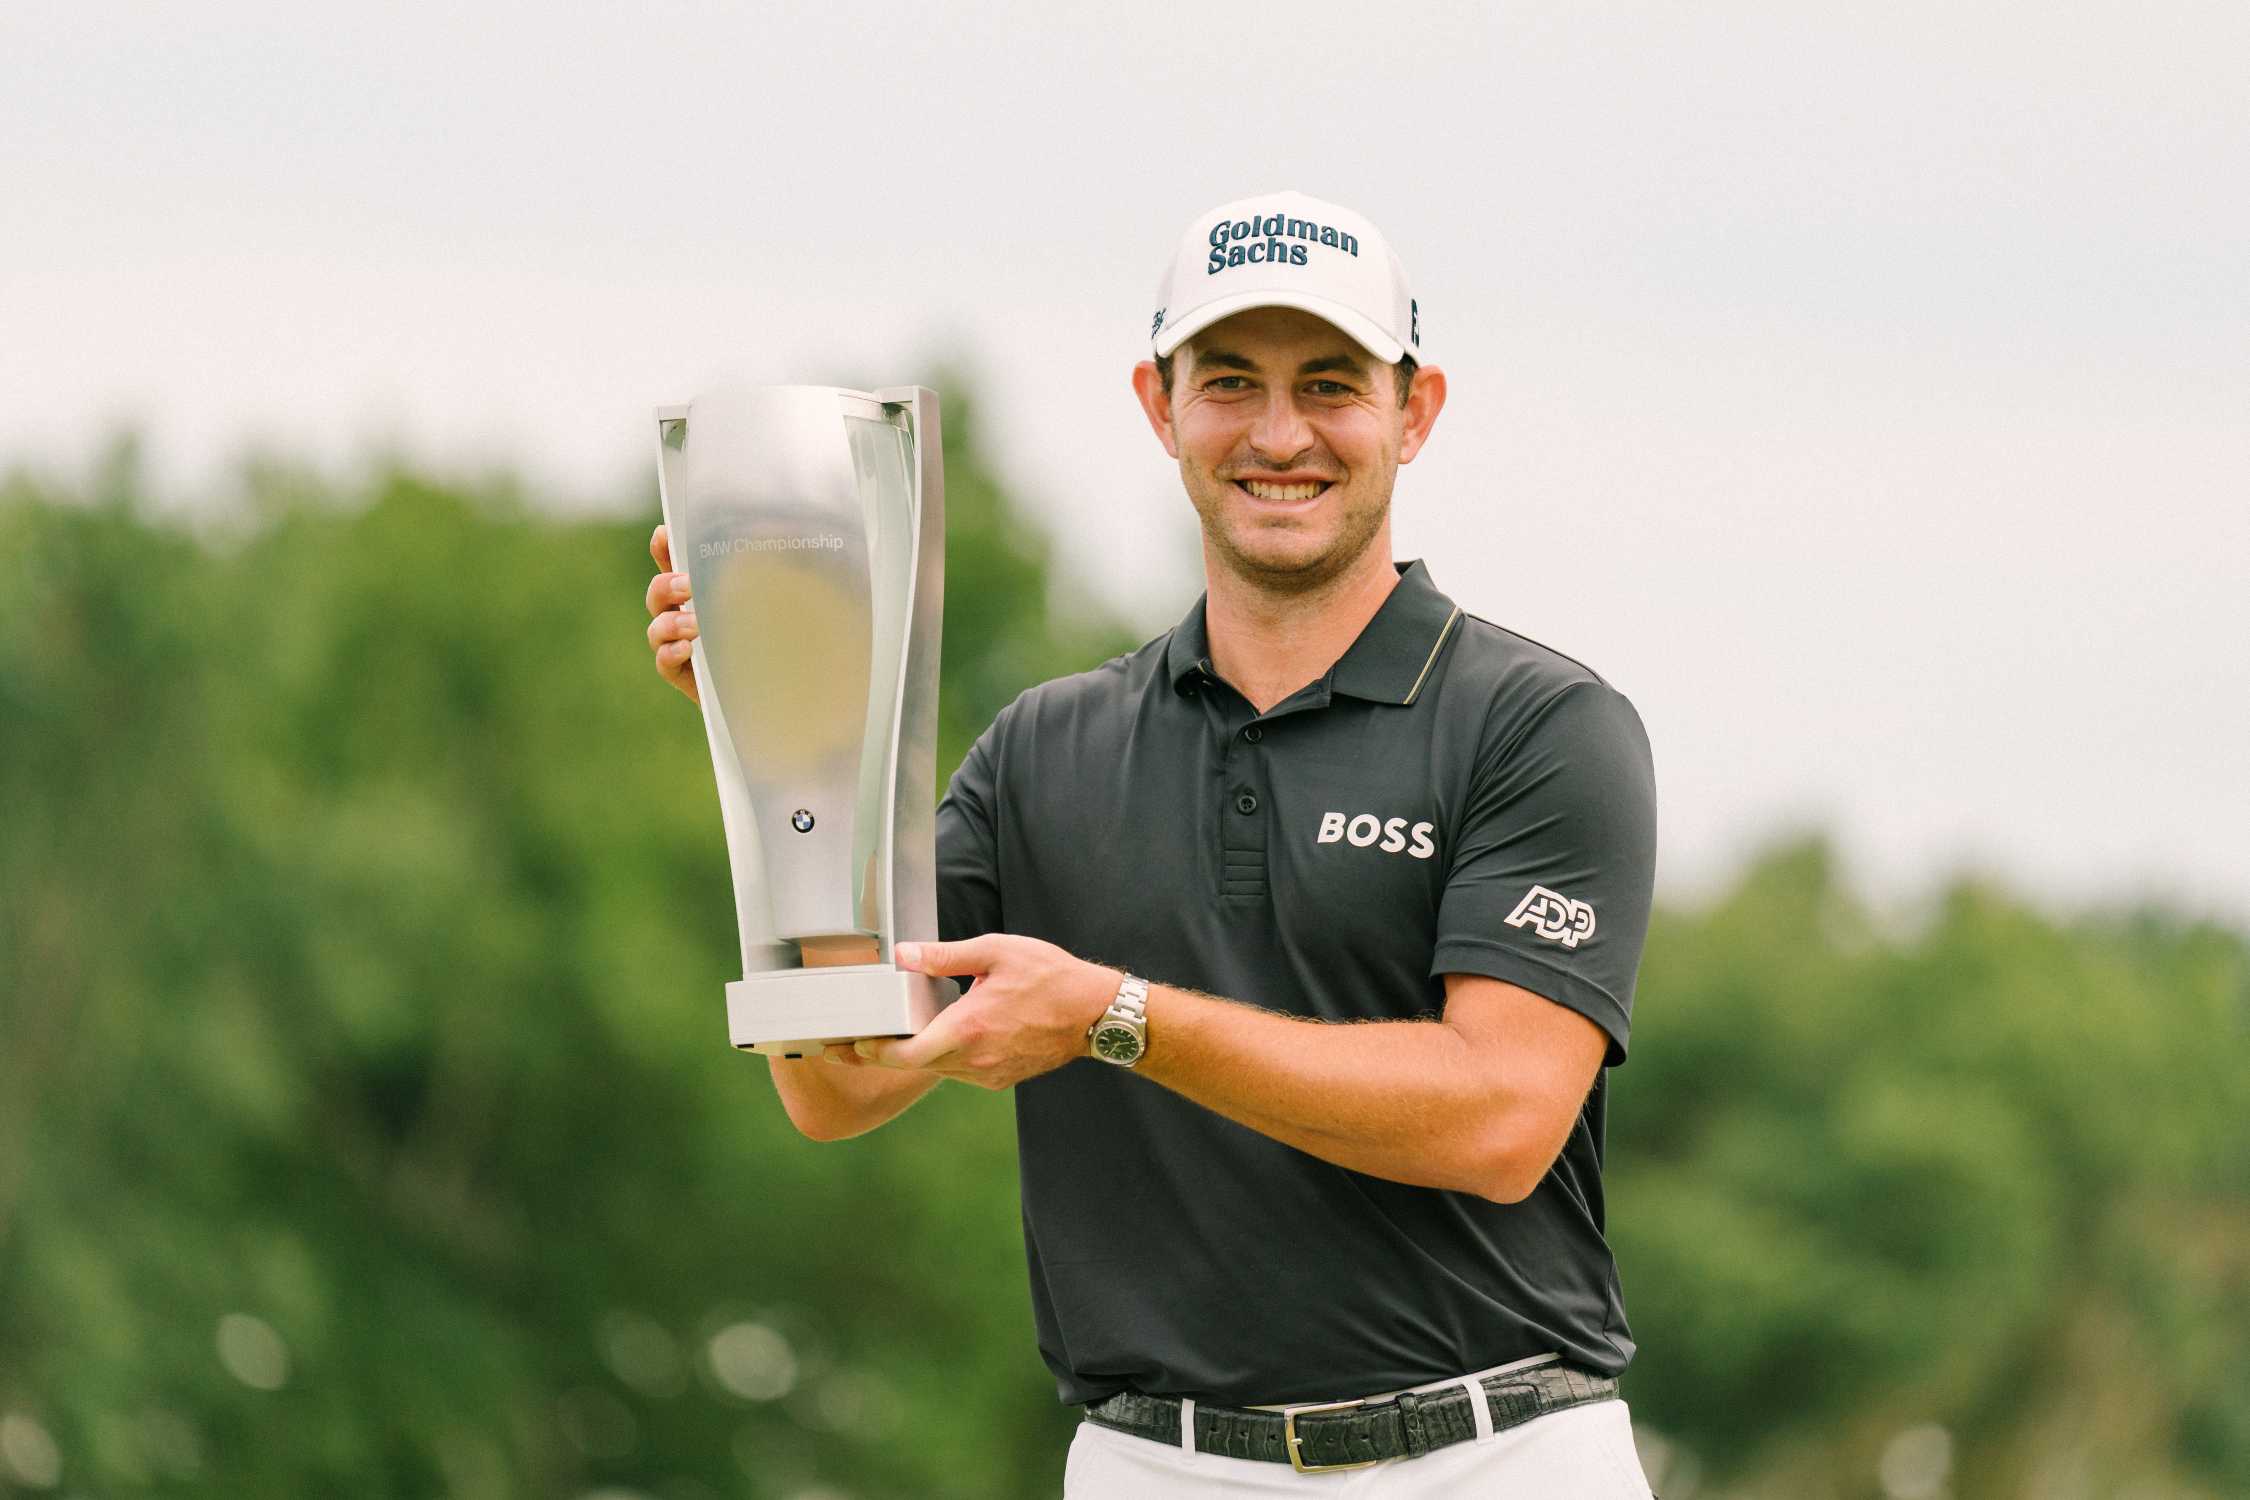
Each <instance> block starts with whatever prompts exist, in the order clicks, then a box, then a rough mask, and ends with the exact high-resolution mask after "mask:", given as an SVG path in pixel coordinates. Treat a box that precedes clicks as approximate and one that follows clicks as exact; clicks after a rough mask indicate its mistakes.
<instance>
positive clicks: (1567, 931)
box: [1508, 885, 1594, 948]
mask: <svg viewBox="0 0 2250 1500" xmlns="http://www.w3.org/2000/svg"><path fill="white" fill-rule="evenodd" d="M1508 925H1509V926H1510V927H1528V928H1530V929H1531V930H1532V932H1533V933H1535V934H1536V935H1538V936H1540V937H1543V938H1545V939H1546V940H1547V941H1548V942H1550V943H1560V944H1562V945H1563V946H1564V947H1565V948H1575V947H1577V946H1578V945H1579V944H1580V943H1582V942H1584V941H1585V940H1586V939H1587V938H1590V937H1592V936H1593V935H1594V909H1593V908H1592V907H1591V906H1588V905H1587V904H1586V903H1585V902H1583V901H1574V900H1572V899H1571V898H1570V897H1568V896H1566V895H1564V894H1563V893H1562V892H1560V891H1550V890H1548V889H1547V888H1546V887H1545V886H1543V885H1535V886H1533V887H1532V888H1531V890H1530V892H1529V893H1528V894H1526V895H1525V896H1524V898H1523V899H1522V900H1521V901H1518V902H1517V903H1516V909H1515V910H1514V911H1512V912H1510V913H1508Z"/></svg>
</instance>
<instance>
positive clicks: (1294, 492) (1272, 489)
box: [1242, 479, 1326, 500]
mask: <svg viewBox="0 0 2250 1500" xmlns="http://www.w3.org/2000/svg"><path fill="white" fill-rule="evenodd" d="M1242 487H1243V488H1244V489H1246V490H1248V491H1249V492H1250V493H1251V494H1253V495H1256V496H1257V497H1258V498H1259V499H1260V500H1310V499H1311V498H1312V497H1313V496H1315V495H1317V494H1319V493H1320V492H1321V491H1322V490H1323V489H1324V488H1326V486H1325V485H1323V484H1321V483H1319V482H1317V481H1315V482H1313V483H1309V484H1268V483H1266V482H1265V481H1264V480H1262V479H1245V480H1243V481H1242Z"/></svg>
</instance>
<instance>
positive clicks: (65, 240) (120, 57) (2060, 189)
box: [0, 0, 2250, 920]
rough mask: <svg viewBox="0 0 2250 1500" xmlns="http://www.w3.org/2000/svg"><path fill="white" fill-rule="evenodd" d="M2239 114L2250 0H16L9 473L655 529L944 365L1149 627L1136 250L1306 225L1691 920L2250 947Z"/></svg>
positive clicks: (1163, 532) (1155, 494) (2249, 515)
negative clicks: (767, 424)
mask: <svg viewBox="0 0 2250 1500" xmlns="http://www.w3.org/2000/svg"><path fill="white" fill-rule="evenodd" d="M2246 76H2250V6H2244V5H2243V4H2241V3H2240V0H2209V3H2176V4H2170V5H2155V6H2152V5H2145V4H2128V3H2112V4H2102V3H2088V4H2078V5H2067V6H2057V5H2051V4H2031V3H1973V0H1972V3H1942V4H1941V3H1921V0H1903V3H1896V4H1889V5H1859V4H1854V5H1811V6H1808V5H1802V4H1794V3H1789V4H1783V3H1737V4H1721V5H1707V6H1688V5H1679V4H1674V3H1668V0H1645V3H1630V0H1619V3H1600V4H1564V3H1551V4H1496V5H1467V4H1463V5H1449V6H1423V5H1411V4H1404V5H1384V4H1376V3H1372V0H1369V3H1362V4H1359V5H1356V6H1345V5H1339V4H1333V3H1320V0H1298V3H1293V4H1290V5H1286V6H1268V5H1236V6H1218V5H1204V6H1169V5H1164V4H1144V5H1136V6H1130V7H1127V6H1118V5H1113V4H1103V5H1090V4H1075V3H1072V4H1063V3H1052V0H1050V3H1042V4H1029V3H1016V4H992V5H976V6H970V5H934V4H922V5H900V4H894V5H887V6H874V5H867V4H862V3H844V0H822V3H817V4H811V3H808V4H790V5H780V4H763V5H759V4H745V5H734V6H689V5H676V4H661V3H654V4H645V5H639V6H614V5H600V4H591V3H583V0H546V3H542V4H539V5H529V4H523V5H505V6H501V5H481V6H479V5H470V6H458V5H455V6H446V7H435V6H430V7H423V6H400V5H360V6H353V7H336V6H306V5H291V6H281V5H273V4H247V3H240V0H202V3H199V4H196V5H178V4H164V5H125V4H106V5H105V4H67V5H66V4H59V3H48V0H29V3H27V0H13V3H9V4H6V5H4V6H0V466H5V465H11V464H15V463H32V464H35V465H39V466H42V467H45V468H48V469H52V470H56V471H60V472H63V473H71V472H78V471H82V470H83V468H84V466H85V465H86V463H87V462H88V461H89V459H90V458H91V456H92V454H93V453H94V451H95V449H96V447H97V445H98V444H99V442H100V441H101V439H102V438H103V437H104V436H105V435H107V434H109V433H112V432H115V431H117V430H119V429H120V428H122V427H127V426H130V427H133V428H136V429H138V430H140V431H141V432H143V433H144V434H145V435H146V437H147V439H148V441H149V448H150V457H151V461H152V464H153V466H154V469H155V472H156V474H157V477H158V478H159V479H160V480H161V481H162V483H163V485H164V487H165V489H166V491H167V492H168V493H169V494H171V495H173V496H175V497H179V503H207V500H208V497H213V496H222V495H223V494H224V493H225V491H226V488H227V481H228V476H229V474H230V473H231V470H232V465H233V464H234V463H235V462H236V461H237V460H238V458H239V457H240V455H241V454H242V453H243V452H244V451H245V450H246V449H248V448H250V447H253V446H263V447H267V448H277V449H280V450H283V451H286V452H290V453H294V454H298V455H302V456H305V457H308V458H311V459H313V460H316V461H318V462H320V463H323V464H325V465H328V466H330V467H332V468H335V469H338V470H344V469H347V468H348V467H349V466H351V465H352V464H354V463H355V462H357V461H360V460H363V459H364V458H365V457H366V456H367V455H368V454H369V453H371V452H373V451H376V450H378V449H388V450H403V451H405V452H406V453H408V454H410V455H414V456H417V457H419V458H421V459H424V460H425V461H428V462H431V463H435V464H438V465H442V466H446V467H449V468H455V467H470V466H474V467H483V466H485V465H489V464H504V465H509V466H513V467H515V468H517V469H519V470H520V471H522V472H524V473H525V474H527V475H529V476H530V477H531V478H532V479H533V481H534V482H535V483H536V484H537V485H538V486H539V488H540V490H541V492H542V493H544V494H547V495H550V496H552V497H553V501H554V503H555V504H557V505H558V506H568V507H572V508H584V507H588V506H604V505H606V506H617V505H620V504H625V503H630V504H632V505H634V506H636V507H638V506H640V505H641V504H642V503H643V502H644V501H646V503H647V504H648V505H649V506H650V507H651V514H650V516H649V519H650V520H651V521H652V522H653V520H654V515H653V498H652V496H653V489H652V485H651V482H650V478H649V475H648V473H647V470H648V468H649V465H650V456H649V444H648V441H647V434H646V429H647V425H648V412H649V408H650V407H651V406H653V405H655V404H657V403H659V402H665V401H673V400H681V399H686V398H687V397H689V396H692V395H693V394H694V392H695V391H696V390H697V389H698V388H699V387H701V386H703V385H705V384H707V383H709V382H711V381H712V380H714V379H717V378H721V377H726V378H749V379H756V380H770V381H779V382H793V381H808V382H825V381H832V380H850V381H857V382H864V383H867V384H877V383H894V382H897V383H904V382H910V381H915V380H929V379H931V378H932V376H933V373H934V371H935V370H936V368H937V366H938V360H939V356H940V353H941V351H942V352H945V353H947V354H948V355H951V356H953V357H954V358H955V362H957V363H960V364H962V365H964V366H965V367H966V368H967V369H968V370H970V371H971V372H972V373H974V374H975V376H976V377H977V380H978V390H979V394H980V399H981V420H982V425H983V428H984V430H985V432H986V434H987V435H988V437H989V438H990V439H991V443H992V447H993V451H994V453H995V456H996V457H997V458H998V460H999V461H1000V463H1001V465H1002V467H1003V469H1004V471H1005V472H1006V473H1007V474H1008V475H1009V476H1010V477H1011V478H1012V479H1013V481H1014V482H1015V484H1016V487H1017V488H1018V490H1019V491H1020V492H1021V493H1022V494H1023V495H1024V496H1025V497H1026V498H1027V499H1028V500H1029V501H1030V502H1031V503H1032V504H1034V505H1035V506H1036V507H1037V509H1038V511H1039V513H1040V514H1041V515H1042V516H1043V518H1044V519H1045V520H1046V522H1047V523H1048V524H1050V525H1051V526H1052V527H1053V528H1054V529H1055V530H1056V531H1057V532H1058V533H1059V535H1060V537H1061V540H1062V550H1063V555H1064V557H1065V559H1066V561H1067V563H1068V565H1069V567H1070V568H1071V570H1072V572H1073V575H1074V578H1075V580H1076V585H1077V586H1078V587H1080V588H1083V589H1085V590H1087V591H1089V592H1090V593H1092V594H1094V595H1096V596H1099V597H1101V598H1103V599H1105V600H1106V601H1107V602H1109V603H1110V604H1112V605H1114V606H1116V607H1117V608H1120V609H1122V610H1124V611H1126V612H1127V613H1128V614H1129V615H1130V616H1131V617H1132V618H1134V619H1135V620H1136V621H1137V622H1139V623H1141V624H1142V625H1145V626H1146V627H1147V628H1148V629H1149V630H1150V631H1151V632H1152V633H1153V632H1154V631H1155V630H1157V629H1160V628H1162V627H1163V626H1164V625H1166V624H1168V623H1169V622H1170V621H1171V620H1172V619H1173V618H1175V617H1176V616H1177V615H1178V614H1179V613H1180V612H1181V611H1182V610H1183V609H1184V608H1185V606H1186V605H1187V603H1188V602H1189V601H1190V600H1191V599H1192V598H1193V597H1194V593H1195V591H1196V589H1197V587H1198V584H1197V581H1196V575H1195V572H1194V570H1193V562H1192V559H1193V556H1194V552H1193V521H1192V515H1191V513H1190V512H1189V510H1188V508H1187V505H1186V502H1185V500H1184V499H1183V498H1182V496H1181V493H1180V490H1179V485H1178V481H1177V478H1176V476H1175V474H1174V472H1173V470H1172V469H1171V468H1170V466H1169V464H1168V461H1167V460H1166V459H1165V458H1164V456H1163V454H1162V452H1161V450H1160V449H1159V448H1158V447H1157V446H1156V444H1155V442H1154V441H1153V440H1152V439H1151V438H1150V437H1149V435H1148V434H1147V432H1146V430H1145V428H1144V427H1143V425H1142V423H1141V419H1140V416H1139V413H1138V411H1137V409H1136V408H1135V407H1134V405H1133V403H1132V400H1131V397H1130V394H1129V391H1128V388H1127V385H1126V374H1127V371H1128V369H1129V367H1130V366H1131V364H1132V362H1133V361H1134V360H1135V359H1136V358H1138V357H1140V356H1141V354H1142V353H1143V352H1144V350H1145V344H1144V342H1143V337H1144V335H1145V331H1146V328H1147V325H1148V320H1149V313H1150V311H1151V305H1152V302H1151V298H1152V293H1153V290H1154V287H1155V283H1156V277H1157V272H1158V270H1159V268H1160V266H1161V264H1162V262H1163V259H1164V256H1165V255H1166V253H1167V252H1168V250H1169V249H1170V247H1171V245H1172V243H1173V240H1174V237H1175V236H1176V235H1177V234H1178V232H1179V230H1180V228H1181V227H1182V226H1183V225H1184V224H1185V222H1186V221H1187V219H1188V218H1189V217H1191V216H1192V215H1194V214H1195V213H1197V212H1198V211H1200V210H1202V209H1204V208H1206V207H1209V206H1211V205H1213V204H1216V203H1218V202H1221V201H1223V200H1226V199H1230V198H1235V197H1239V196H1242V195H1244V194H1246V193H1250V192H1256V191H1262V190H1266V189H1271V188H1280V187H1294V188H1298V189H1301V190H1303V191H1305V192H1309V193H1312V194H1314V195H1316V196H1319V197H1324V198H1330V199H1333V200H1336V201H1340V202H1343V203H1347V204H1350V205H1352V206H1354V207H1356V208H1358V209H1359V210H1360V211H1362V212H1364V213H1366V214H1367V215H1368V216H1370V217H1371V218H1373V219H1374V220H1375V221H1376V222H1377V223H1379V224H1381V225H1382V226H1383V227H1384V228H1385V230H1386V232H1387V233H1388V234H1389V236H1390V237H1391V239H1392V241H1393V243H1394V244H1395V245H1396V246H1397V248H1398V249H1399V251H1400V253H1401V255H1402V256H1403V257H1404V259H1405V261H1406V264H1407V266H1408V269H1409V271H1410V272H1411V274H1412V276H1413V279H1414V284H1415V292H1416V295H1417V297H1418V299H1419V301H1420V303H1421V307H1422V316H1423V328H1424V332H1425V337H1426V338H1427V340H1428V343H1429V347H1430V351H1431V354H1432V356H1433V359H1434V360H1435V362H1437V363H1439V364H1442V365H1443V366H1444V367H1445V368H1446V370H1447V372H1448V374H1449V375H1450V377H1451V381H1452V391H1453V395H1452V400H1451V404H1450V405H1449V406H1448V407H1447V409H1446V412H1445V415H1444V417H1443V419H1442V420H1441V422H1440V424H1439V428H1438V431H1437V434H1436V437H1435V439H1434V440H1433V442H1432V444H1431V446H1430V448H1429V449H1428V450H1427V451H1426V453H1425V454H1424V456H1423V457H1422V458H1421V459H1420V460H1418V461H1417V462H1416V463H1415V464H1414V465H1412V466H1411V467H1410V468H1408V469H1407V470H1405V471H1403V472H1402V475H1401V482H1400V487H1399V493H1398V498H1397V534H1398V542H1399V551H1400V555H1402V556H1417V555H1419V556H1427V557H1428V558H1430V559H1431V563H1432V568H1433V571H1434V572H1435V575H1436V577H1437V579H1438V581H1439V583H1440V584H1441V585H1442V586H1443V587H1445V588H1446V589H1447V590H1448V591H1449V592H1451V593H1452V594H1454V595H1455V597H1456V598H1458V599H1459V600H1460V601H1461V602H1462V603H1463V604H1464V605H1466V606H1467V607H1468V608H1470V609H1472V610H1474V611H1476V612H1477V613H1479V614H1482V615H1485V616H1486V617H1488V618H1490V619H1493V620H1497V621H1499V622H1501V623H1503V624H1506V625H1509V626H1511V627H1513V628H1516V629H1518V630H1521V631H1524V632H1525V633H1527V634H1530V635H1533V636H1536V637H1538V638H1540V639H1542V640H1545V641H1547V642H1549V643H1551V644H1553V645H1555V646H1558V647H1560V648H1561V649H1563V650H1565V651H1568V652H1569V653H1571V654H1572V655H1575V656H1578V657H1581V658H1583V659H1585V660H1586V661H1588V662H1590V663H1592V664H1593V665H1594V666H1595V667H1597V668H1598V669H1599V670H1600V671H1601V672H1602V673H1603V674H1604V675H1606V676H1607V677H1608V678H1609V679H1610V680H1611V681H1612V682H1614V683H1615V684H1617V685H1618V686H1619V687H1620V688H1622V689H1623V690H1624V691H1625V692H1627V693H1628V694H1629V695H1631V697H1632V698H1633V699H1634V701H1635V702H1636V703H1637V704H1638V705H1639V706H1640V708H1641V711H1642V714H1643V717H1644V718H1645V719H1646V720H1647V722H1648V725H1649V729H1650V732H1651V735H1652V737H1653V739H1654V742H1655V745H1656V751H1657V763H1658V772H1659V779H1660V783H1661V796H1662V804H1663V843H1664V852H1663V859H1664V865H1663V875H1664V880H1665V883H1666V885H1667V887H1669V888H1670V889H1671V890H1672V891H1673V892H1675V893H1676V894H1689V893H1693V892H1696V891H1699V890H1703V889H1707V888H1709V886H1710V884H1711V882H1712V881H1714V880H1716V879H1720V878H1723V877H1724V875H1725V874H1726V873H1727V872H1728V871H1730V870H1731V869H1732V868H1734V867H1735V865H1736V863H1737V862H1738V861H1739V859H1740V857H1741V856H1742V855H1743V854H1744V853H1745V852H1746V851H1747V850H1748V849H1750V848H1752V847H1754V846H1755V845H1756V844H1757V843H1759V842H1760V841H1762V840H1763V839H1765V838H1767V837H1769V836H1770V835H1772V834H1773V833H1774V832H1775V831H1776V830H1777V829H1782V828H1787V827H1791V826H1800V825H1807V824H1821V825H1825V826H1828V827H1831V828H1833V829H1834V830H1836V832H1837V833H1838V835H1839V837H1840V839H1841V842H1842V844H1843V847H1844V849H1845V851H1846V852H1847V854H1848V856H1849V857H1850V858H1851V860H1852V861H1853V863H1854V867H1855V868H1856V869H1857V870H1858V871H1859V872H1860V874H1861V875H1862V877H1863V878H1864V880H1865V881H1866V883H1867V884H1869V885H1870V886H1871V887H1873V888H1874V889H1876V890H1877V891H1880V892H1885V893H1891V894H1894V895H1898V896H1901V897H1908V896H1911V895H1912V894H1913V893H1916V892H1919V891H1923V890H1926V889H1927V888H1928V886H1929V884H1930V882H1931V881H1932V880H1933V879H1934V878H1935V877H1936V875H1937V874H1938V872H1940V871H1945V870H1950V869H1955V868H1960V867H1963V866H1973V867H1977V868H1982V869H1989V870H1993V871H1996V872H1999V873H2001V874H2004V875H2005V876H2007V877H2008V878H2010V879H2011V880H2013V881H2014V882H2016V883H2017V884H2019V885H2020V886H2022V887H2024V888H2027V889H2029V890H2032V891H2034V892H2037V893H2039V894H2041V895H2042V896H2044V897H2046V898H2048V899H2051V900H2055V901H2058V902H2067V903H2070V904H2073V905H2080V904H2089V903H2094V902H2099V901H2102V900H2104V899H2107V898H2109V897H2112V896H2117V895H2127V896H2131V895H2140V894H2149V895H2158V896H2163V897H2166V898H2169V899H2172V900H2175V901H2179V902H2182V903H2184V904H2186V905H2188V906H2189V907H2190V908H2191V909H2197V910H2204V911H2209V912H2212V913H2214V914H2218V915H2222V916H2226V917H2230V918H2233V919H2235V920H2250V784H2246V783H2250V776H2246V771H2250V749H2246V747H2250V665H2246V653H2250V191H2246V184H2250V88H2245V87H2244V79H2245V77H2246ZM198 497H205V498H204V499H203V500H199V499H198ZM463 564H464V566H465V567H489V566H492V565H493V560H492V559H489V558H483V559H475V558H464V559H463ZM276 565H277V568H279V569H282V570H283V571H285V570H286V566H287V563H286V559H277V560H276Z"/></svg>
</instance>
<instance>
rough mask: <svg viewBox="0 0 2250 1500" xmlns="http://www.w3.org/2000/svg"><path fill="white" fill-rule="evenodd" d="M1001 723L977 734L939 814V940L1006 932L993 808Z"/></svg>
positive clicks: (994, 805) (946, 794)
mask: <svg viewBox="0 0 2250 1500" xmlns="http://www.w3.org/2000/svg"><path fill="white" fill-rule="evenodd" d="M999 733H1000V726H999V724H998V723H995V724H993V725H992V727H991V728H989V729H987V730H985V732H984V733H983V734H982V735H980V736H978V738H977V742H976V743H975V744H974V745H972V746H970V747H969V753H968V754H967V755H966V756H965V757H963V759H962V761H961V768H960V769H959V770H957V771H955V772H954V773H953V780H952V781H951V782H950V783H948V784H947V786H946V789H945V797H944V799H943V800H942V801H940V802H939V803H938V811H937V900H938V937H939V939H940V940H941V941H944V942H949V943H953V942H960V941H961V940H962V939H964V938H973V937H981V936H983V935H984V934H985V933H988V932H1002V931H1005V930H1006V929H1005V928H1003V927H1002V926H1001V920H1000V917H1001V913H1000V859H999V847H1000V844H999V835H998V830H997V825H996V824H995V822H994V817H993V809H994V808H996V807H997V806H998V805H999V800H1000V799H999V792H998V787H997V784H996V778H995V773H994V769H993V762H994V755H995V752H994V746H993V742H994V740H995V738H996V737H997V736H998V735H999Z"/></svg>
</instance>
